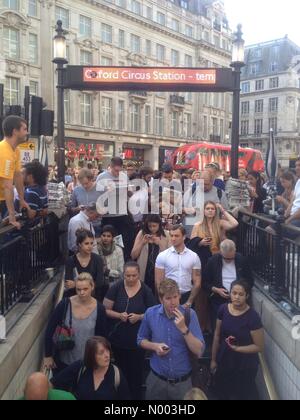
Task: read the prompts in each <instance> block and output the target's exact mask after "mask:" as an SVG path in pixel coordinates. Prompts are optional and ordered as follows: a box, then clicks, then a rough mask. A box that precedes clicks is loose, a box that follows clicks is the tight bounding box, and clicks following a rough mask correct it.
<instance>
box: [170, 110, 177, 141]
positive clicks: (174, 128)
mask: <svg viewBox="0 0 300 420" xmlns="http://www.w3.org/2000/svg"><path fill="white" fill-rule="evenodd" d="M171 129H172V133H171V135H172V137H178V136H179V113H178V112H177V111H173V112H172V116H171Z"/></svg>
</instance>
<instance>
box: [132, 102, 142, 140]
mask: <svg viewBox="0 0 300 420" xmlns="http://www.w3.org/2000/svg"><path fill="white" fill-rule="evenodd" d="M130 113H131V115H130V123H131V131H132V133H139V132H140V131H141V105H140V104H132V105H131V109H130Z"/></svg>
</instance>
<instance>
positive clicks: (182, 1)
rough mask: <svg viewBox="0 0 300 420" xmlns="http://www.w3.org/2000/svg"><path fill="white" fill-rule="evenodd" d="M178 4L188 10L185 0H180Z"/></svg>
mask: <svg viewBox="0 0 300 420" xmlns="http://www.w3.org/2000/svg"><path fill="white" fill-rule="evenodd" d="M180 6H181V7H182V8H183V9H185V10H188V8H189V4H188V2H187V0H181V1H180Z"/></svg>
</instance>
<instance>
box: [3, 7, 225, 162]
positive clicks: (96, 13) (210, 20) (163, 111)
mask: <svg viewBox="0 0 300 420" xmlns="http://www.w3.org/2000/svg"><path fill="white" fill-rule="evenodd" d="M1 1H2V3H1V8H0V31H1V32H2V34H3V36H2V38H1V39H2V40H0V53H1V69H0V70H1V71H0V83H3V84H4V85H5V104H6V105H15V104H21V103H22V101H23V96H24V88H25V86H30V91H31V93H32V94H35V95H38V96H42V97H43V99H44V101H45V102H46V103H47V105H48V108H49V109H55V107H56V74H55V65H54V64H52V59H53V36H54V34H55V25H56V21H57V20H59V19H60V20H62V22H63V27H64V29H65V30H66V31H67V32H68V34H67V35H66V37H67V40H68V61H69V64H74V65H78V64H80V65H105V66H111V65H113V66H181V67H229V64H230V61H231V43H232V34H231V31H230V29H229V27H228V22H227V20H226V15H225V10H224V4H223V2H221V1H211V0H189V1H184V0H183V1H179V0H173V1H172V0H169V1H168V0H166V1H163V2H162V1H157V0H141V1H137V0H109V1H108V0H107V1H104V0H93V1H90V0H61V1H54V0H1ZM231 97H232V95H231V94H230V93H226V94H225V93H222V94H221V93H220V94H217V93H211V94H210V93H206V94H205V93H184V92H183V93H174V92H173V93H172V92H170V93H149V92H148V93H147V92H92V93H91V92H77V91H70V92H69V91H66V92H65V121H66V158H67V159H68V160H69V163H71V164H74V165H75V164H77V163H78V161H81V163H83V161H84V160H86V161H89V160H95V161H96V162H95V163H97V164H99V165H102V166H106V164H107V162H108V161H109V159H110V157H111V156H113V155H118V156H122V157H124V158H125V160H130V161H135V162H136V163H137V165H141V164H151V165H152V166H154V167H155V168H158V167H159V165H161V164H162V162H163V161H164V159H165V158H166V157H167V156H168V154H169V153H171V152H172V151H173V150H174V149H175V148H177V147H178V146H180V145H182V144H185V143H186V142H196V141H200V140H202V139H205V140H212V141H221V142H223V141H228V140H229V139H230V138H229V137H230V131H231V130H230V126H231V120H232V115H231V109H232V100H231V99H232V98H231Z"/></svg>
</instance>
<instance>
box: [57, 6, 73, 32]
mask: <svg viewBox="0 0 300 420" xmlns="http://www.w3.org/2000/svg"><path fill="white" fill-rule="evenodd" d="M55 19H56V21H58V20H61V21H62V24H63V28H66V29H67V28H69V27H70V13H69V10H66V9H63V8H62V7H58V6H57V7H56V9H55Z"/></svg>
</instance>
